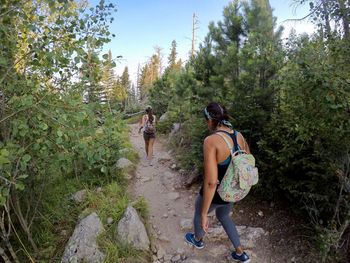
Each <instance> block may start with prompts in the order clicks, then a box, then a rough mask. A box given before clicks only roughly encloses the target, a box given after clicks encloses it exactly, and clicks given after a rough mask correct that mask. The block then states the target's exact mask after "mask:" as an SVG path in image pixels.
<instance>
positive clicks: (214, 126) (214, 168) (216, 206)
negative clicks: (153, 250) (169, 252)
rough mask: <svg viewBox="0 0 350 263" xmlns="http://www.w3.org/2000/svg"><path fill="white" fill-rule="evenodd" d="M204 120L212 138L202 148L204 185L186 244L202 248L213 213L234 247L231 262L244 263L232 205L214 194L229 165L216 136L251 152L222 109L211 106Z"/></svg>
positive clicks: (228, 155) (246, 258)
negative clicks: (233, 218) (192, 229)
mask: <svg viewBox="0 0 350 263" xmlns="http://www.w3.org/2000/svg"><path fill="white" fill-rule="evenodd" d="M204 116H205V120H206V123H207V126H208V129H209V130H210V131H211V132H212V134H211V135H209V136H208V137H206V138H205V140H204V144H203V152H204V182H203V185H202V187H201V189H200V192H199V194H198V195H197V197H196V201H195V213H194V220H193V223H194V233H187V234H186V235H185V240H186V242H188V243H189V244H191V245H192V246H194V247H195V248H197V249H202V248H204V242H203V237H204V235H205V233H207V231H208V227H209V221H208V213H210V212H211V211H213V210H215V212H216V217H217V218H218V220H219V221H220V223H221V224H222V226H223V227H224V229H225V232H226V233H227V235H228V237H229V239H230V240H231V242H232V244H233V246H234V247H235V251H233V252H232V254H231V256H232V258H233V260H234V261H236V262H245V263H247V262H249V261H250V259H249V256H248V255H247V254H246V253H245V252H244V250H243V247H242V245H241V243H240V239H239V235H238V232H237V229H236V226H235V224H234V222H233V220H232V218H231V217H230V215H229V214H230V211H231V210H232V207H233V203H228V202H225V201H223V200H222V199H221V197H220V195H219V194H218V192H217V186H218V184H219V183H220V182H221V180H222V178H223V176H224V175H225V173H226V170H227V168H228V166H229V164H230V161H231V153H230V149H229V148H228V147H227V144H226V143H225V141H224V140H223V138H222V137H221V136H220V135H219V134H217V133H219V132H220V133H221V135H224V136H225V137H226V138H227V139H228V140H231V141H233V142H235V141H236V142H237V143H238V144H239V146H240V148H241V149H243V150H245V151H246V152H247V153H250V150H249V147H248V144H247V143H246V141H245V139H244V137H243V136H242V134H241V133H239V132H237V131H234V130H233V128H232V125H231V123H230V122H229V116H228V114H227V111H226V109H225V108H224V107H222V106H220V105H219V104H218V103H214V102H213V103H210V104H209V105H208V106H207V107H206V108H205V109H204ZM232 145H234V147H236V149H237V148H238V146H237V145H236V144H234V143H233V144H232Z"/></svg>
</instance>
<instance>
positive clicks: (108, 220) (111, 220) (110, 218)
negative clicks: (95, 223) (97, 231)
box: [107, 217, 114, 225]
mask: <svg viewBox="0 0 350 263" xmlns="http://www.w3.org/2000/svg"><path fill="white" fill-rule="evenodd" d="M113 222H114V220H113V218H112V217H108V218H107V225H111V224H113Z"/></svg>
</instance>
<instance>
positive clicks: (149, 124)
mask: <svg viewBox="0 0 350 263" xmlns="http://www.w3.org/2000/svg"><path fill="white" fill-rule="evenodd" d="M142 129H143V139H144V140H145V150H146V154H147V160H148V161H149V164H150V165H151V166H152V165H153V160H152V158H153V144H154V140H155V138H156V116H155V115H153V111H152V107H151V106H147V107H146V114H145V115H143V116H142V119H141V124H140V128H139V133H141V130H142Z"/></svg>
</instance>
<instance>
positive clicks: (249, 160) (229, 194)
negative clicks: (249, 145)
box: [216, 131, 259, 203]
mask: <svg viewBox="0 0 350 263" xmlns="http://www.w3.org/2000/svg"><path fill="white" fill-rule="evenodd" d="M216 134H218V135H220V136H221V137H222V138H223V139H224V140H225V142H226V144H227V146H228V147H229V148H230V152H231V156H232V158H231V162H230V164H229V166H228V168H227V171H226V173H225V175H224V177H223V178H222V180H221V183H220V185H219V186H218V188H217V191H218V193H219V195H220V197H221V199H222V200H224V201H226V202H234V203H235V202H238V201H240V200H242V199H243V198H244V197H245V196H246V195H247V194H248V193H249V191H250V189H251V187H252V186H253V185H255V184H257V183H258V180H259V175H258V168H256V167H255V158H254V156H253V155H251V154H248V153H246V152H245V151H244V150H241V149H240V147H239V144H238V143H237V132H236V131H235V133H234V138H233V139H234V143H235V146H237V147H234V148H233V147H232V145H231V143H230V142H229V141H228V140H227V138H226V137H225V136H224V135H223V134H222V133H221V132H217V133H216ZM235 149H238V150H236V151H235Z"/></svg>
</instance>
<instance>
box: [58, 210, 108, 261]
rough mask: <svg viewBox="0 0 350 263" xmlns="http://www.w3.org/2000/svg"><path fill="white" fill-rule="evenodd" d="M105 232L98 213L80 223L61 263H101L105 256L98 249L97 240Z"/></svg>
mask: <svg viewBox="0 0 350 263" xmlns="http://www.w3.org/2000/svg"><path fill="white" fill-rule="evenodd" d="M102 231H104V228H103V225H102V223H101V220H100V218H99V217H98V216H97V214H96V213H92V214H90V215H89V216H87V217H85V218H83V219H82V220H80V221H79V223H78V224H77V226H76V227H75V229H74V232H73V235H72V236H71V238H70V239H69V241H68V244H67V246H66V248H65V250H64V254H63V257H62V260H61V263H71V262H80V261H83V262H87V263H100V262H103V261H104V258H105V255H104V254H103V253H102V252H101V251H100V250H99V249H98V246H97V243H96V238H97V237H98V235H99V234H100V233H101V232H102Z"/></svg>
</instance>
